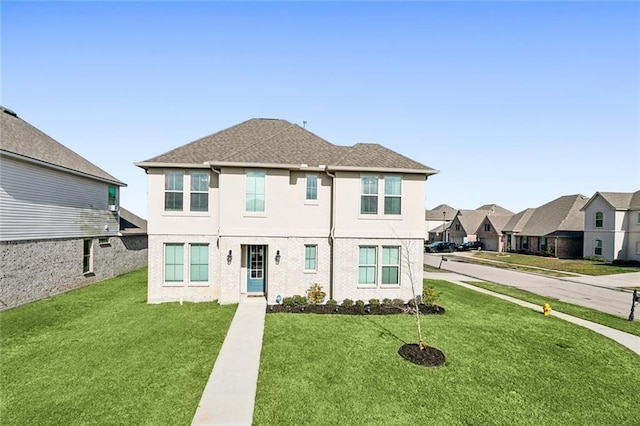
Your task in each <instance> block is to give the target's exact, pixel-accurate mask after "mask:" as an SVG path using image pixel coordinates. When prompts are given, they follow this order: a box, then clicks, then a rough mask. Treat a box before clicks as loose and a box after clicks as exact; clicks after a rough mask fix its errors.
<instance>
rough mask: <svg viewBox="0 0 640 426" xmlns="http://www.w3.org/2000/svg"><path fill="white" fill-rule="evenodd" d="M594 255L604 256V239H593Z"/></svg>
mask: <svg viewBox="0 0 640 426" xmlns="http://www.w3.org/2000/svg"><path fill="white" fill-rule="evenodd" d="M598 250H600V253H598ZM593 255H594V256H602V240H594V241H593Z"/></svg>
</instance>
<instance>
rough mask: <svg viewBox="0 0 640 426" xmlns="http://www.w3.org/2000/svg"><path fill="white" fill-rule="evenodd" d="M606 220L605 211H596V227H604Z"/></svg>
mask: <svg viewBox="0 0 640 426" xmlns="http://www.w3.org/2000/svg"><path fill="white" fill-rule="evenodd" d="M603 222H604V213H602V212H597V213H596V228H602V223H603Z"/></svg>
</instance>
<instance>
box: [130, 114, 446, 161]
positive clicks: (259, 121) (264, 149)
mask: <svg viewBox="0 0 640 426" xmlns="http://www.w3.org/2000/svg"><path fill="white" fill-rule="evenodd" d="M205 162H207V163H211V164H215V163H250V164H281V165H295V164H298V165H301V164H306V165H308V166H310V167H318V166H329V167H332V168H340V167H345V168H350V167H354V168H379V169H407V170H413V171H415V172H416V173H426V174H434V173H437V171H436V170H433V169H431V168H430V167H428V166H425V165H423V164H420V163H418V162H416V161H413V160H411V159H409V158H407V157H404V156H403V155H400V154H398V153H397V152H394V151H392V150H390V149H387V148H385V147H383V146H381V145H377V144H357V145H354V146H353V147H343V146H336V145H333V144H331V143H330V142H327V141H326V140H324V139H322V138H320V137H318V136H316V135H315V134H313V133H311V132H310V131H308V130H306V129H303V128H301V127H300V126H298V125H296V124H292V123H289V122H288V121H285V120H277V119H264V118H253V119H250V120H247V121H245V122H242V123H240V124H237V125H235V126H233V127H230V128H228V129H225V130H222V131H219V132H217V133H213V134H211V135H209V136H205V137H204V138H201V139H198V140H196V141H194V142H191V143H189V144H186V145H183V146H181V147H179V148H176V149H173V150H171V151H169V152H166V153H164V154H161V155H158V156H156V157H153V158H151V159H149V160H146V161H143V162H140V163H137V165H138V166H140V167H160V166H162V165H167V164H176V165H178V164H192V165H197V166H201V165H202V164H203V163H205Z"/></svg>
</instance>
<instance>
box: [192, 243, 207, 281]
mask: <svg viewBox="0 0 640 426" xmlns="http://www.w3.org/2000/svg"><path fill="white" fill-rule="evenodd" d="M189 281H192V282H205V281H209V244H191V245H190V246H189Z"/></svg>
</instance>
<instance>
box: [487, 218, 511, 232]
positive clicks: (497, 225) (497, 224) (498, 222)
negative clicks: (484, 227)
mask: <svg viewBox="0 0 640 426" xmlns="http://www.w3.org/2000/svg"><path fill="white" fill-rule="evenodd" d="M512 217H513V215H512V214H488V215H487V219H488V220H489V222H491V226H493V229H495V231H496V232H497V233H498V234H502V229H503V228H504V226H505V225H506V224H507V223H508V222H509V220H510V219H511V218H512Z"/></svg>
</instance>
